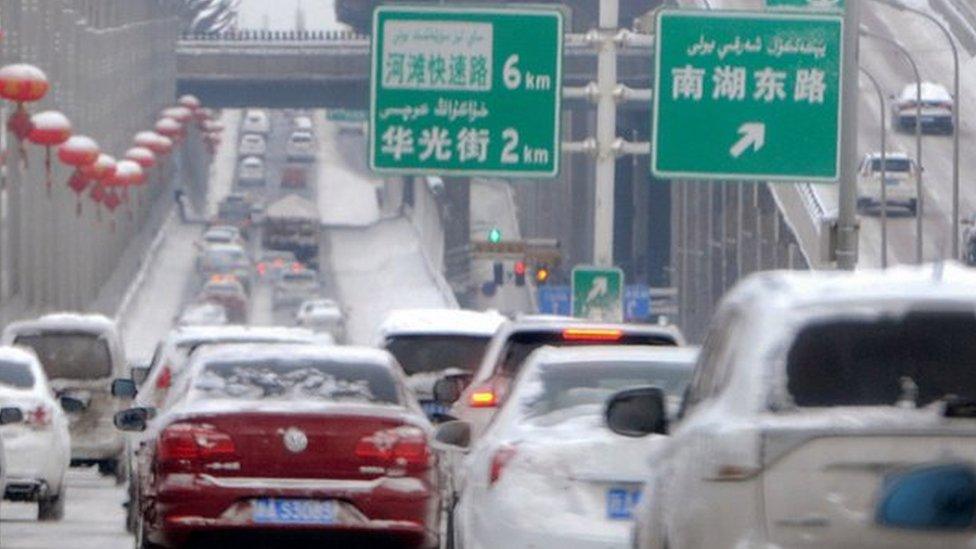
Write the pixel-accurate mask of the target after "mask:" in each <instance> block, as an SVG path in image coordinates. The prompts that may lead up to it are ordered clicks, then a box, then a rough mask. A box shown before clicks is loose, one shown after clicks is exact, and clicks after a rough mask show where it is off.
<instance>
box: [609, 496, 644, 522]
mask: <svg viewBox="0 0 976 549" xmlns="http://www.w3.org/2000/svg"><path fill="white" fill-rule="evenodd" d="M640 497H641V490H640V488H608V489H607V518H608V519H611V520H631V519H633V518H634V507H637V504H638V503H639V502H640Z"/></svg>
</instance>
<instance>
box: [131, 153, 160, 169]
mask: <svg viewBox="0 0 976 549" xmlns="http://www.w3.org/2000/svg"><path fill="white" fill-rule="evenodd" d="M125 158H126V159H128V160H132V161H133V162H135V163H136V164H139V166H140V167H141V168H142V169H143V170H148V169H149V168H152V167H153V166H155V165H156V155H155V154H153V152H152V151H151V150H149V149H147V148H145V147H132V148H131V149H129V150H127V151H125Z"/></svg>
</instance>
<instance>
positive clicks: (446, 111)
mask: <svg viewBox="0 0 976 549" xmlns="http://www.w3.org/2000/svg"><path fill="white" fill-rule="evenodd" d="M562 39H563V18H562V14H561V13H560V12H559V11H555V10H547V9H494V8H445V7H437V8H433V7H431V8H424V7H406V6H402V7H401V6H380V7H378V8H377V9H376V11H375V12H374V13H373V62H372V72H371V74H372V78H371V90H370V121H371V123H370V136H369V162H370V167H371V168H372V169H373V170H375V171H378V172H384V173H395V174H411V173H416V174H431V173H440V174H457V175H500V176H508V177H555V176H556V174H557V173H558V172H559V145H560V133H559V114H560V94H561V88H562Z"/></svg>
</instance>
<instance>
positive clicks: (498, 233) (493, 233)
mask: <svg viewBox="0 0 976 549" xmlns="http://www.w3.org/2000/svg"><path fill="white" fill-rule="evenodd" d="M501 241H502V230H501V229H499V228H498V227H492V228H491V230H490V231H488V242H491V243H492V244H498V243H499V242H501Z"/></svg>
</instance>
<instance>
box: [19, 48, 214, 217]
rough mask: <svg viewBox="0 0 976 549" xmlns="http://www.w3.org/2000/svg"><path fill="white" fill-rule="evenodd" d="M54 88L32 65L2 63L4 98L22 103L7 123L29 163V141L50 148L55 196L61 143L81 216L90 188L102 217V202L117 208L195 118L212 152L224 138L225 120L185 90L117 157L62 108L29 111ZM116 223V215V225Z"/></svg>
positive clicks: (48, 158) (47, 155) (47, 151)
mask: <svg viewBox="0 0 976 549" xmlns="http://www.w3.org/2000/svg"><path fill="white" fill-rule="evenodd" d="M50 88H51V85H50V82H49V80H48V78H47V75H46V74H45V73H44V71H42V70H41V69H39V68H37V67H35V66H33V65H29V64H24V63H17V64H11V65H6V66H4V67H0V98H2V99H5V100H7V101H11V102H13V103H16V105H17V108H16V110H15V111H14V113H13V114H12V115H11V117H10V118H9V120H8V122H7V128H6V129H7V130H8V131H10V132H11V133H12V134H13V135H14V136H15V137H16V138H17V141H18V151H19V153H20V158H21V161H22V162H23V165H24V167H26V166H27V163H28V157H27V150H26V147H25V143H26V142H27V141H29V142H31V143H33V144H35V145H39V146H42V147H44V148H45V173H46V177H45V186H46V189H47V192H48V195H49V196H50V194H51V187H52V181H51V179H52V173H51V172H52V166H51V156H52V149H54V148H57V156H58V159H59V160H60V161H61V163H62V164H64V165H66V166H70V167H71V168H73V170H72V174H71V176H70V177H69V179H68V181H67V186H68V188H70V189H71V190H72V191H73V192H74V193H75V195H76V198H77V205H76V215H79V216H80V215H81V212H82V205H81V196H82V195H83V194H85V192H86V191H87V193H88V196H89V198H90V199H91V200H92V202H94V203H95V208H96V214H97V218H98V219H101V210H100V209H99V205H104V206H105V207H106V208H107V209H108V210H109V211H110V212H114V211H115V210H116V209H117V208H118V207H119V205H120V204H121V203H122V202H123V200H127V199H128V194H129V188H130V187H134V186H139V185H142V184H144V183H145V182H146V181H147V178H148V174H147V172H148V171H149V170H151V169H152V168H154V167H156V166H159V165H160V164H162V162H163V161H164V159H165V158H166V157H168V156H169V155H170V154H171V153H172V152H173V149H174V148H175V147H176V146H177V145H179V144H180V143H181V142H182V141H183V139H184V138H185V137H186V133H187V126H188V125H189V124H190V123H191V122H195V123H196V126H197V128H198V129H199V130H200V132H201V134H202V139H203V141H204V142H205V143H206V145H207V148H208V150H209V151H210V153H211V154H213V153H214V152H215V149H216V147H217V145H218V144H219V143H220V133H221V132H222V130H223V125H222V124H220V123H219V122H216V121H214V120H213V111H211V110H210V109H205V108H203V107H202V106H201V103H200V100H199V99H197V98H196V97H194V96H192V95H184V96H182V97H180V98H179V99H178V100H177V102H176V105H174V106H171V107H167V108H165V109H163V110H162V111H161V113H160V117H159V119H158V120H157V122H156V123H155V125H154V127H153V130H154V131H144V132H139V133H137V134H136V135H135V137H134V139H133V143H134V146H133V147H132V148H130V149H129V150H127V151H126V153H125V155H124V159H122V160H116V159H115V158H113V157H112V156H110V155H108V154H105V153H104V152H102V151H101V148H100V147H99V145H98V143H97V142H96V141H95V140H94V139H92V138H90V137H87V136H84V135H72V125H71V121H70V120H69V119H68V118H67V117H66V116H65V115H64V114H63V113H61V112H58V111H53V110H50V111H44V112H39V113H37V114H35V115H33V116H31V115H30V113H29V112H28V109H27V104H29V103H34V102H37V101H40V100H41V99H43V98H44V97H45V96H46V95H47V93H48V91H49V90H50ZM130 215H131V211H130ZM114 226H115V222H114V220H113V222H112V230H113V231H114Z"/></svg>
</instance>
